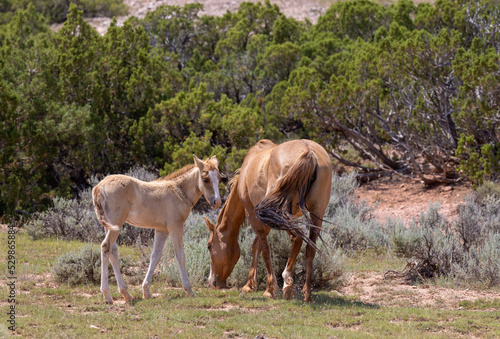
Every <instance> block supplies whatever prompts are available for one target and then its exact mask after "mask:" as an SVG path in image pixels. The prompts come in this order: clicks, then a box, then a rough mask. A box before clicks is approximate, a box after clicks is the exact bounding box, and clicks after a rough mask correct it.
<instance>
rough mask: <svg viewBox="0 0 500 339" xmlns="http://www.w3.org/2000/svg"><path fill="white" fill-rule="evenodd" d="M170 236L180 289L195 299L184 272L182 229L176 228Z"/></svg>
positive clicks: (184, 255)
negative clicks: (179, 276)
mask: <svg viewBox="0 0 500 339" xmlns="http://www.w3.org/2000/svg"><path fill="white" fill-rule="evenodd" d="M170 234H171V236H172V245H173V246H174V251H175V257H176V258H177V263H178V264H179V271H180V273H181V280H182V287H183V288H184V291H186V293H187V294H188V296H190V297H196V294H194V292H193V290H192V289H191V284H190V283H189V279H188V275H187V271H186V254H185V253H184V245H183V243H182V227H178V228H176V229H175V231H173V232H172V231H171V232H170Z"/></svg>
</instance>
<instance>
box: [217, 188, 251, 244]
mask: <svg viewBox="0 0 500 339" xmlns="http://www.w3.org/2000/svg"><path fill="white" fill-rule="evenodd" d="M244 219H245V206H244V205H243V203H242V202H241V199H240V196H239V194H238V184H237V183H236V184H235V185H234V188H233V190H232V191H231V193H230V194H229V197H228V198H227V201H226V203H225V204H224V207H223V208H222V211H221V214H220V215H219V220H217V229H218V230H219V232H221V233H223V234H224V235H226V236H228V237H229V238H231V239H232V238H238V234H239V232H240V227H241V224H242V223H243V220H244Z"/></svg>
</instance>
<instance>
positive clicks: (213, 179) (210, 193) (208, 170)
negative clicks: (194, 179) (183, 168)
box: [193, 155, 222, 209]
mask: <svg viewBox="0 0 500 339" xmlns="http://www.w3.org/2000/svg"><path fill="white" fill-rule="evenodd" d="M193 157H194V163H195V165H196V166H197V167H198V168H199V169H200V177H199V182H198V187H199V189H200V191H201V193H202V194H203V196H204V197H205V199H206V200H207V202H208V203H209V204H210V206H211V207H212V208H213V209H216V208H219V207H220V205H221V204H222V200H221V197H220V193H219V182H220V180H221V175H220V173H219V168H218V166H219V162H218V161H217V158H216V157H215V155H214V156H213V157H211V158H210V159H208V160H205V161H203V160H201V159H198V157H197V156H196V155H193Z"/></svg>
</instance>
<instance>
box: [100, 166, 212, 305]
mask: <svg viewBox="0 0 500 339" xmlns="http://www.w3.org/2000/svg"><path fill="white" fill-rule="evenodd" d="M218 165H219V164H218V161H217V159H216V157H215V156H214V157H212V158H210V159H207V160H205V161H202V160H200V159H198V158H197V157H196V156H194V164H190V165H188V166H185V167H184V168H182V169H180V170H178V171H177V172H175V173H172V174H170V175H168V176H166V177H164V178H159V179H157V180H155V181H151V182H144V181H140V180H137V179H134V178H132V177H129V176H126V175H110V176H107V177H106V178H104V179H103V180H102V181H101V182H100V183H99V184H98V185H97V186H96V187H94V189H93V190H92V196H93V200H94V207H95V211H96V214H97V218H98V219H99V221H100V222H101V224H102V225H103V226H104V227H105V228H106V237H105V239H104V241H103V242H102V244H101V292H102V293H103V296H104V300H105V301H106V302H107V303H110V304H111V303H113V299H112V298H111V295H110V293H109V285H108V263H109V261H111V266H112V267H113V271H114V273H115V277H116V281H117V283H118V290H119V291H120V293H121V294H122V295H123V296H124V297H125V300H126V301H127V302H131V301H133V300H134V298H133V297H132V296H131V295H130V294H129V293H128V291H127V286H126V285H125V282H124V281H123V278H122V276H121V273H120V266H119V262H118V246H117V244H116V239H117V238H118V235H119V233H120V229H121V227H122V226H123V224H124V223H125V222H127V223H129V224H131V225H134V226H137V227H142V228H153V229H154V230H155V237H154V245H153V252H152V253H151V262H150V264H149V269H148V272H147V274H146V277H145V278H144V282H143V284H142V290H143V297H144V299H147V298H149V297H150V292H149V287H150V285H151V278H152V276H153V272H154V270H155V267H156V265H157V264H158V261H159V260H160V258H161V254H162V251H163V247H164V245H165V241H166V240H167V237H168V235H169V234H170V235H171V237H172V244H173V247H174V251H175V256H176V258H177V263H178V264H179V269H180V274H181V279H182V286H183V288H184V290H185V291H186V292H187V294H188V295H189V296H194V295H195V294H194V293H193V291H192V289H191V285H190V283H189V280H188V276H187V272H186V261H185V254H184V247H183V243H182V233H183V227H184V222H185V221H186V219H187V217H188V216H189V213H191V209H192V208H193V206H194V205H195V204H196V202H197V201H198V200H199V199H200V197H201V195H203V196H204V197H205V199H206V200H207V202H208V203H209V204H210V205H211V206H212V208H219V207H220V205H221V198H220V194H219V180H220V179H221V177H220V174H219V170H218Z"/></svg>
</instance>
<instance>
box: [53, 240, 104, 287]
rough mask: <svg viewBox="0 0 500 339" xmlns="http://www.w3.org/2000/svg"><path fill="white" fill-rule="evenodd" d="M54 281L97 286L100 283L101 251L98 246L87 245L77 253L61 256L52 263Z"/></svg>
mask: <svg viewBox="0 0 500 339" xmlns="http://www.w3.org/2000/svg"><path fill="white" fill-rule="evenodd" d="M52 273H53V274H54V278H55V279H56V281H58V282H60V283H66V284H70V285H79V284H89V283H90V284H98V283H99V282H100V281H101V251H100V249H99V246H98V245H87V246H86V247H84V248H82V249H81V250H80V251H78V252H69V253H66V254H63V255H61V256H60V257H58V258H57V259H56V261H55V262H54V266H53V267H52Z"/></svg>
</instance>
